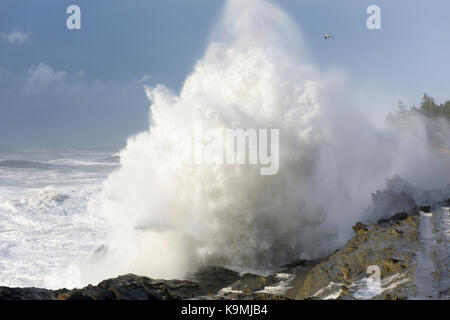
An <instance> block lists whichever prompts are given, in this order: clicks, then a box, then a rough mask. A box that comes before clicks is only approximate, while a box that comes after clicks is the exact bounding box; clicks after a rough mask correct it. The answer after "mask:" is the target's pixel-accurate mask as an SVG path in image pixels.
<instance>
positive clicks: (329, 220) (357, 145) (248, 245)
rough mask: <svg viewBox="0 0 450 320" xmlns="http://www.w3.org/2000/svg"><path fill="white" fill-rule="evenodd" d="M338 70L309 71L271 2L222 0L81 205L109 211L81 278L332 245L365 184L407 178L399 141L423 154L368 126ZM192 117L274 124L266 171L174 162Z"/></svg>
mask: <svg viewBox="0 0 450 320" xmlns="http://www.w3.org/2000/svg"><path fill="white" fill-rule="evenodd" d="M344 80H345V77H343V76H342V75H341V74H332V75H321V74H319V72H318V71H317V70H316V68H315V66H314V65H313V64H312V63H311V62H310V61H308V58H307V54H306V53H305V50H304V46H303V45H302V42H301V36H300V33H299V32H298V30H297V28H296V27H295V25H294V23H293V22H292V21H291V19H290V18H289V17H288V16H287V15H286V14H285V13H284V12H282V11H281V10H280V9H279V8H277V7H275V6H274V5H272V4H270V3H269V2H267V1H264V0H231V1H228V2H227V3H226V5H225V8H224V14H223V17H222V21H221V22H220V24H219V25H218V26H217V28H215V30H214V32H213V33H212V40H211V43H210V45H209V46H208V48H207V50H206V53H205V55H204V57H203V58H202V59H201V60H199V61H198V62H197V64H196V67H195V69H194V71H193V72H192V74H191V75H190V76H189V77H188V78H187V79H186V81H185V84H184V86H183V88H182V90H181V92H180V94H179V95H175V94H173V93H172V92H170V91H169V90H168V89H167V88H165V87H163V86H161V85H159V86H157V87H156V88H147V95H148V97H149V98H150V100H151V101H152V106H151V113H152V118H151V121H150V128H149V130H148V131H147V132H143V133H140V134H138V135H136V136H135V137H132V138H130V139H129V141H128V145H127V147H126V149H124V150H123V151H122V152H121V168H120V169H119V170H117V171H116V172H114V173H113V174H111V175H110V177H109V178H108V179H107V180H106V181H105V184H104V190H103V199H102V201H101V202H100V203H92V204H91V212H93V213H100V214H101V215H103V216H104V217H105V218H106V219H107V221H108V223H109V226H110V229H109V230H108V231H109V239H108V243H107V248H108V249H107V250H104V251H102V252H101V253H99V254H97V255H95V257H94V258H93V259H92V260H91V261H89V262H88V263H86V264H85V265H84V266H83V270H82V271H83V272H82V277H83V279H82V283H88V282H95V281H99V280H102V279H104V278H106V277H109V276H115V275H118V274H123V273H129V272H133V273H137V274H142V275H147V276H151V277H164V278H171V277H183V276H184V275H185V274H186V273H187V272H190V271H193V270H195V269H196V268H197V267H199V266H200V265H203V264H216V265H223V266H229V267H233V268H235V269H236V268H238V269H239V268H240V269H247V270H248V269H251V270H258V271H264V269H266V268H270V267H272V266H274V265H279V264H282V263H284V262H287V261H289V260H292V259H295V258H298V257H311V258H318V257H321V256H324V255H326V254H328V253H329V252H330V251H331V250H333V249H336V247H337V246H339V245H341V244H342V243H343V242H344V241H346V239H348V236H349V235H350V232H351V225H352V223H354V222H355V220H356V219H359V218H364V216H362V213H363V212H364V209H365V208H367V206H369V204H370V193H372V192H374V191H375V190H377V188H378V187H380V186H382V185H383V183H384V182H385V180H386V178H388V177H391V176H393V175H394V174H396V173H399V174H401V175H403V174H405V175H406V176H412V177H413V178H414V172H413V171H412V170H413V169H415V168H416V166H414V165H412V163H414V161H413V160H416V159H413V158H412V156H411V154H414V155H420V157H417V159H420V163H419V165H422V166H425V165H427V164H428V163H429V162H428V160H429V158H430V156H428V155H427V152H428V151H427V148H426V141H424V139H422V138H421V137H419V139H418V140H416V141H415V144H414V150H412V148H411V147H410V146H409V145H408V144H407V143H406V142H405V141H407V140H405V139H403V138H398V137H397V135H394V134H393V133H391V132H389V131H386V130H380V129H378V128H375V127H373V126H372V125H371V124H370V122H369V121H367V120H366V119H365V117H364V113H363V112H361V108H358V107H359V106H358V104H357V103H356V102H355V101H354V98H353V97H352V96H351V95H352V93H353V92H352V90H349V86H348V85H347V84H346V82H345V81H344ZM198 123H201V124H202V125H203V127H204V128H205V129H206V130H207V129H215V128H231V129H236V128H242V129H249V128H254V129H258V128H265V129H270V128H276V129H279V130H280V140H279V143H280V145H279V150H280V154H279V157H280V160H279V162H280V167H279V172H278V174H277V175H273V176H261V175H260V171H259V167H258V166H255V165H236V166H230V165H184V164H183V163H182V162H181V161H178V159H177V157H176V156H174V151H176V150H179V149H182V148H183V146H182V145H180V144H182V143H183V139H182V136H183V133H184V132H186V130H190V129H191V128H192V126H194V125H196V124H198ZM203 143H206V142H205V141H203ZM175 155H176V152H175ZM440 168H441V167H440ZM441 172H444V174H443V175H444V176H448V173H446V171H445V170H444V171H442V170H441ZM447 172H450V171H447ZM430 179H432V177H430ZM408 180H409V181H411V182H412V183H414V179H408Z"/></svg>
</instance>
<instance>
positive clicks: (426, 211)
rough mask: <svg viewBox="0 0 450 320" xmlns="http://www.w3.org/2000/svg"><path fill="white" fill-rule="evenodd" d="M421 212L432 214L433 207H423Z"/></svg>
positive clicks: (420, 208)
mask: <svg viewBox="0 0 450 320" xmlns="http://www.w3.org/2000/svg"><path fill="white" fill-rule="evenodd" d="M419 210H420V211H423V212H425V213H430V212H431V206H421V207H419Z"/></svg>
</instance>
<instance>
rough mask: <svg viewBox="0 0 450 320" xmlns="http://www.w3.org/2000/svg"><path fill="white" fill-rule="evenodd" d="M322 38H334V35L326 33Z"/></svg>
mask: <svg viewBox="0 0 450 320" xmlns="http://www.w3.org/2000/svg"><path fill="white" fill-rule="evenodd" d="M324 38H325V40H329V39H332V40H334V37H333V35H332V34H326V35H324Z"/></svg>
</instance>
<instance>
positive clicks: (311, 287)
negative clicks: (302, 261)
mask: <svg viewBox="0 0 450 320" xmlns="http://www.w3.org/2000/svg"><path fill="white" fill-rule="evenodd" d="M446 203H447V202H446V201H443V202H441V203H439V204H437V205H435V206H429V205H425V206H420V207H415V208H414V209H413V210H411V211H410V212H399V213H396V214H393V215H392V216H391V217H385V218H382V219H379V220H378V221H377V223H374V224H371V225H365V224H363V223H361V222H358V223H356V225H355V226H353V230H354V232H355V235H354V237H353V238H352V239H351V240H349V241H348V242H347V243H346V245H345V246H344V247H343V248H342V249H340V250H337V251H336V252H335V253H333V254H332V255H331V256H330V257H329V258H328V259H327V260H325V261H322V262H321V263H319V264H318V265H316V266H315V267H314V268H313V269H312V270H311V271H310V272H309V274H308V275H307V277H306V279H305V281H304V282H303V284H302V285H301V286H300V288H299V291H298V294H297V296H296V298H297V299H344V300H348V299H385V300H403V299H448V297H449V296H448V291H449V289H448V288H449V287H450V281H449V276H450V275H449V271H448V270H449V265H450V259H449V241H448V240H449V239H448V238H449V237H448V234H449V232H448V230H449V226H450V213H449V210H448V208H446V207H442V206H443V205H444V206H446V205H447V204H446ZM378 272H379V274H377V273H378Z"/></svg>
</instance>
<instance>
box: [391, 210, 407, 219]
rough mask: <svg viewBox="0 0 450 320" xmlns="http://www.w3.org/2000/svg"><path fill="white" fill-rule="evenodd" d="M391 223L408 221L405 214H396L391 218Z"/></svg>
mask: <svg viewBox="0 0 450 320" xmlns="http://www.w3.org/2000/svg"><path fill="white" fill-rule="evenodd" d="M391 219H392V220H393V221H402V220H406V219H408V213H406V212H400V213H396V214H394V215H393V216H392V218H391Z"/></svg>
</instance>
